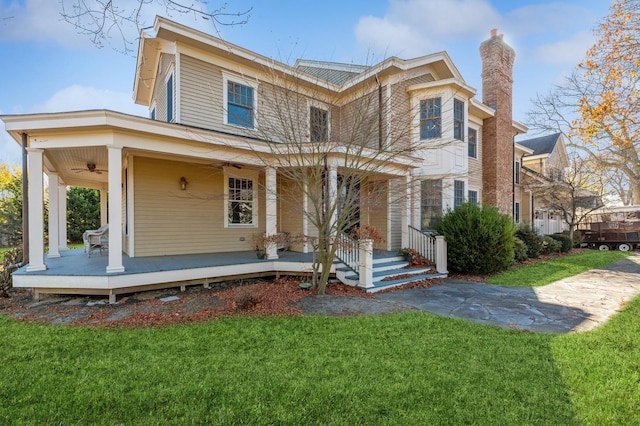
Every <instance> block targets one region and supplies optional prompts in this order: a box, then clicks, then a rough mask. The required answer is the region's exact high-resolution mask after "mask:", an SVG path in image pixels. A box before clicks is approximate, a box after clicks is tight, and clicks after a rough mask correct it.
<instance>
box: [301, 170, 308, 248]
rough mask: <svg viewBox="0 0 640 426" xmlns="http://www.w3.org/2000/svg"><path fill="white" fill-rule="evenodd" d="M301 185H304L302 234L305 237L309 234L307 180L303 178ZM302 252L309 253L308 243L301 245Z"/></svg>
mask: <svg viewBox="0 0 640 426" xmlns="http://www.w3.org/2000/svg"><path fill="white" fill-rule="evenodd" d="M302 185H304V190H303V191H302V235H304V236H305V237H306V236H307V235H309V197H308V196H307V194H308V193H309V182H308V180H305V181H304V182H303V183H302ZM302 252H303V253H309V243H307V242H305V243H304V244H303V245H302Z"/></svg>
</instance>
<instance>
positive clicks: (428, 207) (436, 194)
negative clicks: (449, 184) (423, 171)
mask: <svg viewBox="0 0 640 426" xmlns="http://www.w3.org/2000/svg"><path fill="white" fill-rule="evenodd" d="M427 183H429V184H430V186H429V187H427V185H426V184H427ZM443 189H444V182H443V180H442V179H422V180H421V181H420V228H421V229H422V230H429V229H433V226H434V225H435V223H437V222H438V220H440V219H441V218H442V212H443V206H444V191H443ZM436 199H437V200H436ZM426 212H432V213H433V212H437V213H438V215H437V216H435V215H433V214H432V215H430V216H429V223H428V224H427V226H425V213H426Z"/></svg>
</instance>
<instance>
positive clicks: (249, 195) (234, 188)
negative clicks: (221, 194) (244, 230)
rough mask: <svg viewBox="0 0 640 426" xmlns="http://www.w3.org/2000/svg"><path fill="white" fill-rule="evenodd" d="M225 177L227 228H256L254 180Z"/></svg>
mask: <svg viewBox="0 0 640 426" xmlns="http://www.w3.org/2000/svg"><path fill="white" fill-rule="evenodd" d="M225 177H226V182H225V183H226V192H227V203H226V206H225V207H226V208H225V210H226V212H225V213H226V219H227V220H226V222H227V226H256V224H257V220H256V204H255V202H256V196H255V192H254V189H255V188H254V187H255V185H254V181H253V179H250V178H244V177H235V176H225Z"/></svg>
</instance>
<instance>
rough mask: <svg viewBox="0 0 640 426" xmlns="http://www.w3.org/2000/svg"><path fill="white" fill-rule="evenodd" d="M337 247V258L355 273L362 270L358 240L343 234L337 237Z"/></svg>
mask: <svg viewBox="0 0 640 426" xmlns="http://www.w3.org/2000/svg"><path fill="white" fill-rule="evenodd" d="M336 245H337V246H336V257H337V258H338V259H340V261H341V262H342V263H344V264H345V265H346V266H347V267H348V268H350V269H351V270H352V271H353V272H358V270H359V268H360V250H359V245H358V240H354V239H353V238H351V237H350V236H348V235H347V234H344V233H342V234H340V235H338V237H336Z"/></svg>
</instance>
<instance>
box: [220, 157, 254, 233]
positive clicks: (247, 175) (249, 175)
mask: <svg viewBox="0 0 640 426" xmlns="http://www.w3.org/2000/svg"><path fill="white" fill-rule="evenodd" d="M222 175H223V179H224V227H225V228H257V227H258V223H259V216H258V203H259V199H258V178H259V173H258V172H257V171H255V170H239V169H235V168H233V169H232V168H230V167H223V168H222ZM229 178H236V179H251V180H252V181H253V210H252V213H253V217H252V221H251V223H229Z"/></svg>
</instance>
